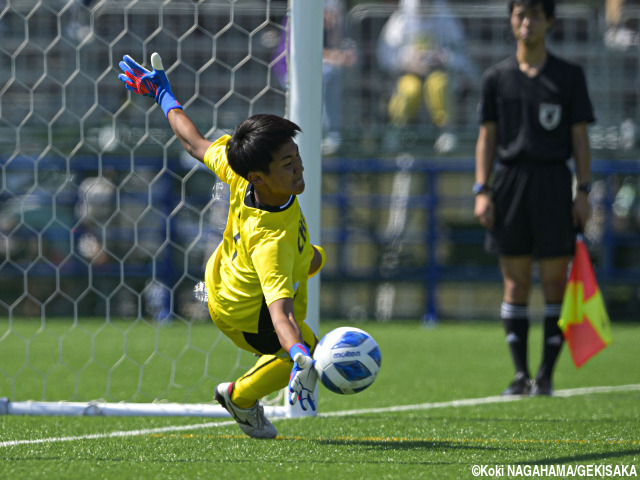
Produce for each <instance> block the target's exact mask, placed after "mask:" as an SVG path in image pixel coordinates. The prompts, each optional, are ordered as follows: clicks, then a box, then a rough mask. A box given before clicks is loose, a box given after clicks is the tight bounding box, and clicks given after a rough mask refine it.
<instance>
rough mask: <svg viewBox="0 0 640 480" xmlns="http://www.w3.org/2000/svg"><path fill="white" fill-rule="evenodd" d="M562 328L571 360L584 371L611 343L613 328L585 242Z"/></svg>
mask: <svg viewBox="0 0 640 480" xmlns="http://www.w3.org/2000/svg"><path fill="white" fill-rule="evenodd" d="M558 326H559V327H560V329H561V330H562V334H563V335H564V338H565V340H566V341H567V346H568V347H569V352H570V353H571V359H572V360H573V363H574V364H575V366H576V367H578V368H580V367H581V366H582V365H583V364H584V363H585V362H586V361H587V360H589V359H590V358H591V357H593V356H594V355H595V354H596V353H598V352H599V351H600V350H602V349H603V348H604V347H606V346H607V345H609V344H610V343H611V324H610V321H609V315H607V310H606V308H605V305H604V301H603V300H602V294H601V293H600V288H598V283H597V282H596V276H595V274H594V272H593V266H592V265H591V259H590V258H589V254H588V252H587V247H586V246H585V244H584V242H583V241H582V238H580V237H578V239H577V240H576V254H575V257H574V259H573V264H572V265H571V273H570V274H569V281H568V283H567V289H566V291H565V293H564V299H563V300H562V310H561V312H560V320H558Z"/></svg>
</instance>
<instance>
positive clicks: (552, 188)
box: [485, 161, 576, 258]
mask: <svg viewBox="0 0 640 480" xmlns="http://www.w3.org/2000/svg"><path fill="white" fill-rule="evenodd" d="M571 181H572V174H571V171H570V170H569V167H568V166H567V164H566V163H565V162H544V163H543V162H523V161H521V162H516V163H515V164H513V165H504V164H499V165H498V167H497V169H496V173H495V181H494V184H493V201H494V203H495V207H496V223H495V226H494V229H493V230H491V231H487V234H486V239H485V249H486V251H487V252H489V253H492V254H496V255H506V256H518V255H532V256H533V257H534V258H549V257H558V256H564V255H573V253H574V250H575V238H576V230H575V228H574V226H573V217H572V214H571V207H572V205H573V196H572V189H571Z"/></svg>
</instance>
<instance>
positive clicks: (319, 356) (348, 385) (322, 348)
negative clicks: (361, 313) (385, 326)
mask: <svg viewBox="0 0 640 480" xmlns="http://www.w3.org/2000/svg"><path fill="white" fill-rule="evenodd" d="M313 359H314V360H315V369H316V371H317V372H318V378H319V379H320V381H321V382H322V384H323V385H324V386H325V387H327V388H328V389H329V390H331V391H332V392H336V393H339V394H341V395H350V394H352V393H358V392H361V391H362V390H364V389H365V388H367V387H368V386H369V385H371V384H372V383H373V381H374V380H375V379H376V376H377V375H378V371H379V370H380V362H381V360H382V356H381V354H380V348H379V347H378V344H377V343H376V341H375V340H374V339H373V337H372V336H371V335H369V334H368V333H367V332H365V331H364V330H360V329H359V328H354V327H340V328H336V329H335V330H331V331H330V332H329V333H327V334H326V335H325V336H324V337H322V340H320V343H318V345H317V346H316V350H315V352H314V353H313Z"/></svg>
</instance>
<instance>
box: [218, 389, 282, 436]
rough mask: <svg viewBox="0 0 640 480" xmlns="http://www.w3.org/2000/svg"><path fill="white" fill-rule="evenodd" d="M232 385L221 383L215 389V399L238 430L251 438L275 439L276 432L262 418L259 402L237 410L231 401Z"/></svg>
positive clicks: (262, 412) (262, 410) (274, 428)
mask: <svg viewBox="0 0 640 480" xmlns="http://www.w3.org/2000/svg"><path fill="white" fill-rule="evenodd" d="M232 385H233V384H232V383H221V384H220V385H218V386H217V387H216V392H215V399H216V401H217V402H218V403H220V405H222V406H223V407H224V408H225V410H227V412H229V413H230V414H231V416H232V417H233V418H234V419H235V421H236V422H238V426H239V427H240V429H241V430H242V431H243V432H244V433H246V434H247V435H249V436H250V437H252V438H276V435H278V431H277V430H276V427H274V426H273V424H272V423H271V422H270V421H269V420H267V417H265V416H264V409H263V408H262V405H260V402H257V403H256V404H255V405H254V406H253V407H251V408H239V407H237V406H236V405H235V404H234V403H233V402H232V401H231V393H230V390H232V387H231V386H232Z"/></svg>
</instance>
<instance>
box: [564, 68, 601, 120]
mask: <svg viewBox="0 0 640 480" xmlns="http://www.w3.org/2000/svg"><path fill="white" fill-rule="evenodd" d="M575 68H576V73H575V75H574V84H573V89H572V92H573V95H572V106H571V119H570V122H571V125H575V124H576V123H582V122H587V123H592V122H594V121H595V117H594V114H593V105H592V104H591V99H590V98H589V92H588V90H587V80H586V79H585V76H584V71H583V70H582V68H581V67H578V66H576V67H575Z"/></svg>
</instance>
